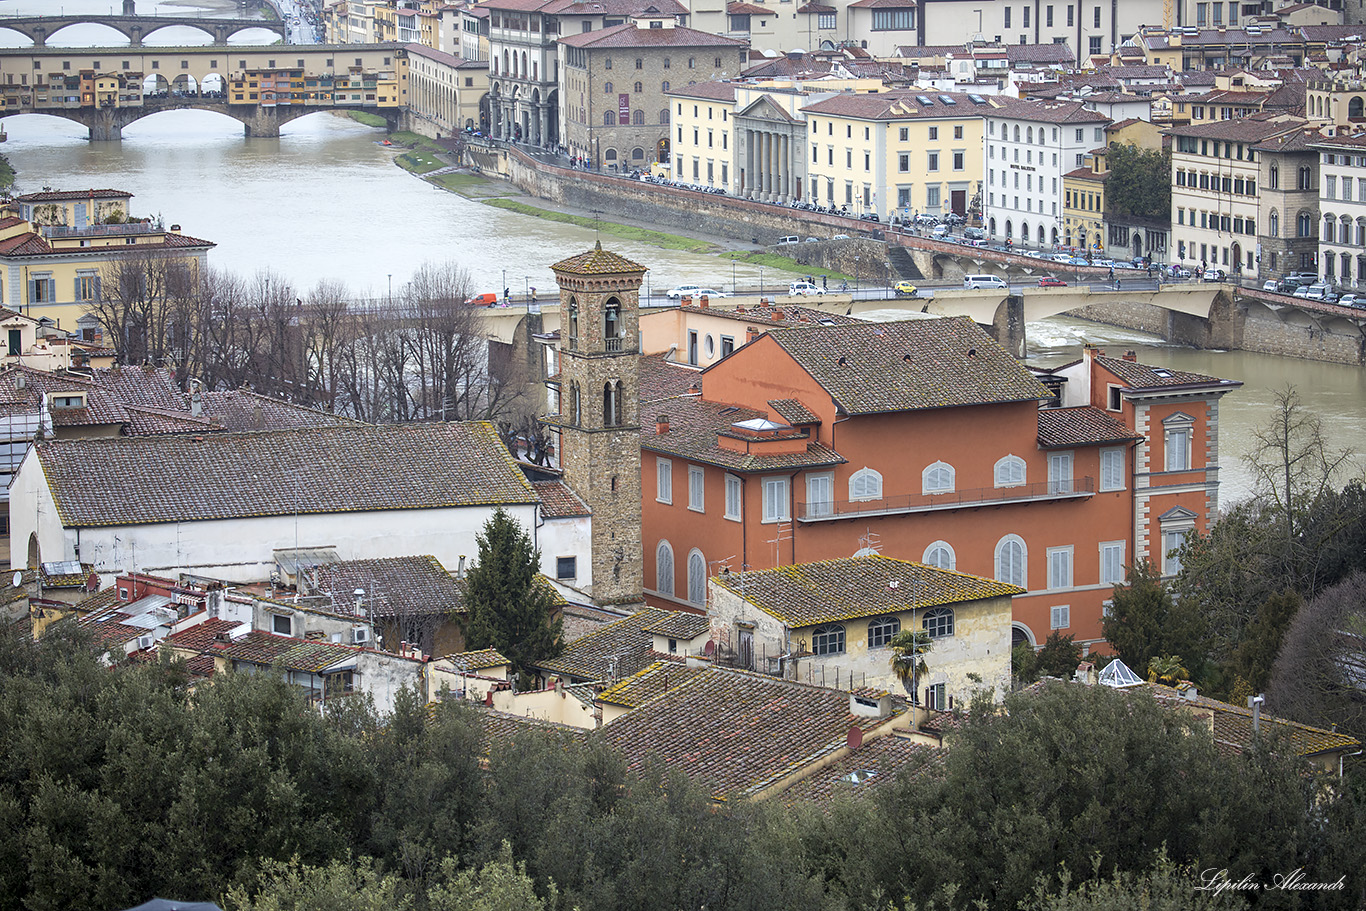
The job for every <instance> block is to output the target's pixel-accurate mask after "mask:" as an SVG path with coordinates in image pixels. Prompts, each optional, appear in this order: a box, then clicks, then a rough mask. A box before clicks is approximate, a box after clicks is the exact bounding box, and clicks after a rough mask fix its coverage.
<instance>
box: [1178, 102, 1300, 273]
mask: <svg viewBox="0 0 1366 911" xmlns="http://www.w3.org/2000/svg"><path fill="white" fill-rule="evenodd" d="M1303 124H1304V121H1303V120H1301V119H1299V118H1294V117H1286V116H1270V115H1266V114H1259V115H1256V116H1255V117H1250V118H1247V119H1244V120H1234V121H1218V122H1215V123H1206V124H1198V125H1197V124H1192V125H1189V126H1181V127H1174V128H1173V129H1172V131H1171V133H1172V218H1171V229H1172V238H1173V242H1174V250H1173V251H1172V257H1173V262H1177V263H1185V264H1186V265H1189V266H1197V267H1205V268H1219V269H1223V270H1226V271H1227V272H1229V273H1230V274H1234V275H1236V274H1240V273H1243V272H1247V273H1250V274H1256V271H1257V268H1258V264H1257V247H1258V233H1259V228H1266V227H1267V226H1265V225H1263V224H1262V220H1263V217H1266V218H1270V211H1268V212H1266V213H1263V212H1261V211H1260V199H1259V188H1260V187H1261V186H1262V183H1261V163H1262V162H1261V157H1262V153H1261V152H1258V151H1255V150H1254V149H1253V146H1255V145H1256V144H1258V143H1261V142H1265V141H1267V140H1271V139H1274V138H1276V137H1278V136H1281V135H1283V134H1286V133H1289V132H1290V131H1292V130H1294V129H1296V128H1298V127H1300V126H1302V125H1303ZM1279 177H1280V175H1278V178H1279ZM1285 179H1289V178H1288V177H1286V178H1285ZM1278 182H1279V180H1278ZM1316 188H1317V185H1316V184H1314V183H1313V181H1312V180H1307V181H1306V189H1307V190H1309V191H1310V192H1311V193H1312V191H1313V190H1315V189H1316ZM1277 220H1278V221H1279V220H1280V218H1278V219H1277ZM1315 220H1316V219H1315V217H1313V216H1310V217H1307V219H1306V221H1305V224H1304V226H1303V227H1304V229H1305V230H1306V232H1307V233H1308V234H1310V235H1311V236H1312V235H1313V234H1314V233H1315V232H1314V229H1315V224H1314V221H1315ZM1277 229H1278V230H1279V231H1283V230H1297V228H1296V226H1295V225H1278V226H1277Z"/></svg>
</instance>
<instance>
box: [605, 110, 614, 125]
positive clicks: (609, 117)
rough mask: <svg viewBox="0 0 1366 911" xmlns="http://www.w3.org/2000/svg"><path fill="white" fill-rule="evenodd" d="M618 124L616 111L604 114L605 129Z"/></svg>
mask: <svg viewBox="0 0 1366 911" xmlns="http://www.w3.org/2000/svg"><path fill="white" fill-rule="evenodd" d="M616 122H617V115H616V112H615V111H604V112H603V115H602V125H603V126H605V127H610V126H612V125H613V124H615V123H616Z"/></svg>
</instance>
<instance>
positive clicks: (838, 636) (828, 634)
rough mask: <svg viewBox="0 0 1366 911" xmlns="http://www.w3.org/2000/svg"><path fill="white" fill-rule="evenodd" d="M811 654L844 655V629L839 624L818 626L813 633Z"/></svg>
mask: <svg viewBox="0 0 1366 911" xmlns="http://www.w3.org/2000/svg"><path fill="white" fill-rule="evenodd" d="M811 654H813V655H842V654H844V627H842V626H840V625H839V624H838V623H830V624H826V625H825V626H818V627H816V628H815V629H814V630H812V631H811Z"/></svg>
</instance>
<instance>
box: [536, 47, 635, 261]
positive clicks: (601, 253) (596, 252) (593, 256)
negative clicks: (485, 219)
mask: <svg viewBox="0 0 1366 911" xmlns="http://www.w3.org/2000/svg"><path fill="white" fill-rule="evenodd" d="M589 34H597V33H596V32H590V33H589ZM562 40H563V39H562ZM550 268H551V269H552V270H553V271H555V272H567V273H569V274H570V275H622V274H635V273H643V272H646V271H648V270H647V269H646V268H645V267H644V266H642V265H641V264H640V263H634V262H631V260H629V259H627V258H626V257H624V256H621V255H619V254H617V253H613V252H612V251H610V250H604V249H603V248H602V241H598V242H597V243H595V244H594V245H593V249H592V250H589V251H588V252H587V253H580V254H579V255H578V256H571V257H569V259H563V260H560V261H559V262H557V263H556V264H555V265H553V266H551V267H550Z"/></svg>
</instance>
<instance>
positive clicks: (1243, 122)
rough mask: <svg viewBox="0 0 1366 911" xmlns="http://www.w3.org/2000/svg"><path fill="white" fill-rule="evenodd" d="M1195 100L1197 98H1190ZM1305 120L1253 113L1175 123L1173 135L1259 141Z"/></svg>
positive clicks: (1297, 126)
mask: <svg viewBox="0 0 1366 911" xmlns="http://www.w3.org/2000/svg"><path fill="white" fill-rule="evenodd" d="M1192 100H1194V101H1197V102H1198V100H1199V99H1192ZM1304 123H1305V121H1303V120H1300V119H1299V118H1291V117H1286V116H1284V115H1280V114H1253V115H1251V116H1249V117H1243V118H1241V119H1238V120H1216V121H1214V122H1212V123H1197V124H1191V125H1188V126H1182V125H1179V124H1178V125H1175V126H1173V127H1172V129H1171V133H1172V135H1173V136H1194V137H1196V138H1203V139H1221V140H1225V139H1226V140H1229V141H1231V142H1248V143H1251V142H1261V141H1262V140H1265V139H1270V138H1271V137H1273V136H1279V135H1280V134H1282V133H1288V132H1290V131H1291V130H1293V129H1297V128H1299V127H1301V126H1303V125H1304Z"/></svg>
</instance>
